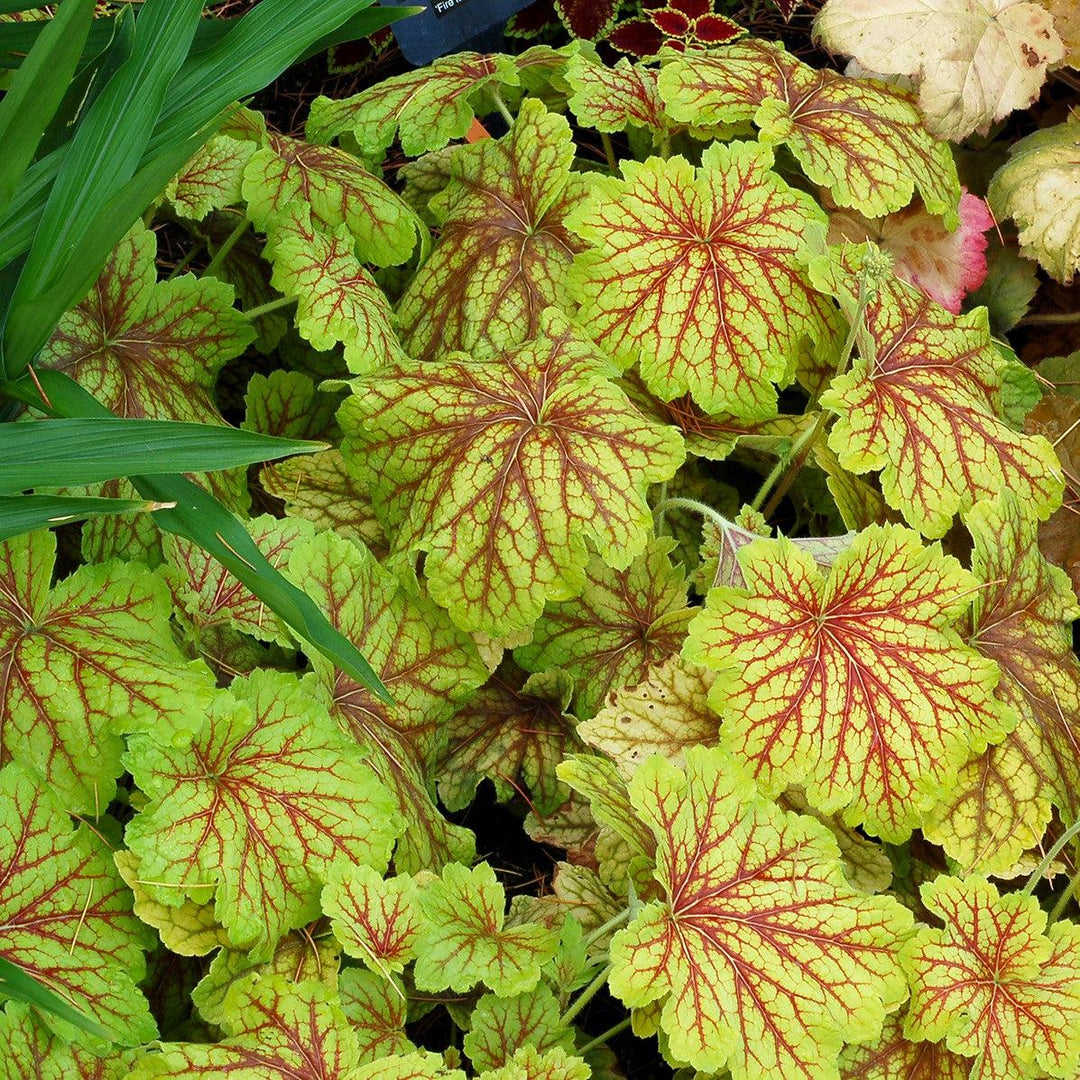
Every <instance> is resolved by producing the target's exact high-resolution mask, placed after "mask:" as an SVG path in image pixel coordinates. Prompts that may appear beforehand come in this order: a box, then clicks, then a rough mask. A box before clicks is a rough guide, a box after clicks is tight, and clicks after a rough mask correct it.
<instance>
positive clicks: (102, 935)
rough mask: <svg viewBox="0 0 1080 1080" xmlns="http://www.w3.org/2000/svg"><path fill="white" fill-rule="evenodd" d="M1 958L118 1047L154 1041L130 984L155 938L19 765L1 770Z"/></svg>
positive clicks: (103, 852)
mask: <svg viewBox="0 0 1080 1080" xmlns="http://www.w3.org/2000/svg"><path fill="white" fill-rule="evenodd" d="M0 804H2V814H3V821H4V828H3V832H2V834H0V957H3V958H4V959H5V960H6V961H8V962H9V963H11V964H14V965H15V966H16V967H18V968H21V969H22V970H23V971H24V972H25V973H26V974H27V975H30V976H31V977H32V978H34V979H37V980H38V981H39V982H41V983H43V984H44V985H45V986H46V987H48V989H50V990H52V991H53V992H54V993H57V994H59V995H60V996H61V997H62V998H64V999H65V1000H67V1001H69V1002H70V1003H71V1004H72V1005H73V1006H74V1007H75V1008H76V1009H78V1010H79V1011H80V1012H81V1013H83V1015H85V1016H87V1017H90V1018H92V1019H93V1020H94V1021H96V1022H97V1023H98V1024H100V1025H102V1026H103V1027H105V1028H107V1029H108V1031H109V1032H110V1034H111V1036H112V1038H113V1040H114V1041H115V1042H118V1043H120V1044H121V1045H122V1046H137V1045H138V1044H139V1043H143V1042H146V1041H147V1040H148V1039H152V1038H154V1037H155V1035H156V1034H157V1029H156V1027H155V1026H154V1021H153V1020H152V1019H151V1016H150V1009H149V1006H148V1005H147V1003H146V999H145V998H144V997H143V996H142V994H141V993H140V992H139V990H138V989H137V987H136V983H137V982H138V981H139V979H140V978H141V977H142V974H143V971H144V969H145V962H144V957H143V950H144V949H147V948H149V947H150V944H151V942H152V935H151V934H150V931H149V929H148V928H147V927H144V926H143V925H142V924H141V923H140V922H139V920H138V919H136V918H135V916H134V915H132V914H131V893H129V892H128V890H127V889H126V888H125V886H124V883H123V881H122V880H121V878H120V875H119V874H118V873H117V871H116V867H115V866H113V862H112V859H111V857H110V855H109V851H108V849H107V848H106V847H105V845H104V844H103V843H102V842H101V841H100V840H99V839H98V838H97V837H96V836H94V835H93V834H91V832H90V831H89V830H88V829H85V828H79V829H75V830H73V829H72V827H71V818H70V817H69V816H68V815H67V813H65V811H64V810H63V809H62V808H61V806H60V805H59V804H58V803H57V802H56V800H55V799H54V798H53V796H52V795H51V793H50V792H49V790H48V787H47V786H45V785H43V784H42V783H41V781H40V780H39V779H38V778H37V777H36V776H34V775H33V774H32V773H30V772H27V771H26V770H24V769H23V768H21V767H20V766H18V765H8V766H7V767H6V768H5V769H4V770H3V771H2V772H0Z"/></svg>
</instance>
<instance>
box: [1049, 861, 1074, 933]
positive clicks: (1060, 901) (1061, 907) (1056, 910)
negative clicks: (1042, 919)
mask: <svg viewBox="0 0 1080 1080" xmlns="http://www.w3.org/2000/svg"><path fill="white" fill-rule="evenodd" d="M1077 887H1080V870H1077V871H1076V873H1075V874H1073V876H1072V877H1071V878H1069V884H1068V885H1066V886H1065V891H1064V892H1063V893H1062V894H1061V895H1060V896H1059V897H1058V898H1057V900H1056V901H1055V903H1054V907H1053V909H1052V910H1051V912H1050V922H1051V923H1056V922H1057V921H1058V919H1060V918H1061V916H1062V915H1064V914H1065V909H1066V908H1067V907H1068V906H1069V901H1070V900H1072V898H1073V896H1074V895H1075V893H1076V890H1077Z"/></svg>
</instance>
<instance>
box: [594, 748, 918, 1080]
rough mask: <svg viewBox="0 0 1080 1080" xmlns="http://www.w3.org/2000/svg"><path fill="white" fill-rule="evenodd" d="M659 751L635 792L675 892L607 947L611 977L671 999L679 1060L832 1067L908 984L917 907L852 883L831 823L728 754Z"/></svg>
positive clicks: (746, 1067)
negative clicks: (764, 793) (759, 787)
mask: <svg viewBox="0 0 1080 1080" xmlns="http://www.w3.org/2000/svg"><path fill="white" fill-rule="evenodd" d="M686 762H687V764H686V771H685V772H683V771H680V770H678V769H676V768H675V767H674V766H672V765H671V764H670V763H668V762H666V761H664V760H663V759H662V758H658V757H654V758H651V759H650V760H649V761H648V762H646V763H645V764H644V765H643V766H642V767H641V768H640V769H639V770H638V771H637V773H636V774H635V775H634V778H633V780H632V781H631V784H630V792H631V798H632V800H633V804H634V807H635V809H636V810H637V812H638V813H639V814H640V815H641V816H642V819H643V820H644V821H645V822H646V823H647V824H648V826H649V828H650V829H651V830H652V833H653V835H654V836H655V837H656V843H657V872H656V873H657V880H658V882H659V884H660V886H661V889H662V892H663V896H664V899H663V900H662V901H659V902H653V903H650V904H648V905H647V906H646V907H645V908H644V909H643V910H642V911H641V912H640V913H639V914H638V915H637V917H636V918H635V919H634V921H633V922H631V923H630V925H629V926H628V927H626V928H625V929H624V930H620V931H619V932H618V933H617V934H616V935H615V937H614V939H613V941H612V944H611V959H612V963H613V964H614V969H613V971H612V973H611V978H610V980H609V985H610V987H611V989H612V991H613V993H615V994H616V995H617V996H618V997H620V998H621V999H622V1000H623V1001H624V1002H625V1003H626V1004H627V1005H630V1006H633V1007H641V1006H645V1005H648V1004H650V1003H651V1002H654V1001H655V1002H662V1003H663V1012H662V1013H661V1017H660V1025H661V1027H662V1029H663V1031H664V1033H665V1035H666V1036H667V1042H668V1048H669V1051H670V1054H671V1055H673V1056H674V1057H675V1058H676V1059H677V1060H679V1061H683V1062H686V1063H688V1064H690V1065H692V1066H693V1067H694V1068H696V1069H699V1070H701V1071H703V1072H716V1071H718V1070H720V1069H723V1068H725V1067H727V1068H729V1069H730V1070H731V1075H732V1077H733V1078H734V1080H750V1078H755V1080H756V1078H759V1077H761V1078H765V1077H768V1078H776V1080H788V1078H793V1077H805V1078H806V1080H812V1078H817V1077H824V1076H829V1075H834V1076H835V1075H836V1061H837V1055H838V1052H839V1050H840V1043H841V1041H843V1040H845V1039H848V1040H858V1041H863V1040H867V1039H871V1038H873V1036H874V1035H875V1034H876V1033H877V1031H878V1030H880V1028H881V1025H882V1022H883V1021H884V1018H885V1013H886V1012H887V1011H888V1010H889V1009H891V1008H893V1007H895V1006H896V1005H898V1004H899V1003H900V1001H902V1000H903V998H904V996H905V994H906V992H907V987H906V985H905V983H904V978H903V973H902V972H901V970H900V963H899V957H898V955H897V954H898V952H899V946H900V943H901V942H902V941H903V939H904V937H905V936H906V935H907V933H908V931H909V928H910V926H911V922H912V918H911V915H910V913H909V912H908V911H907V910H906V909H904V908H902V907H901V906H900V904H899V903H897V902H896V901H895V900H894V899H892V898H891V897H868V896H866V895H865V894H863V893H861V892H858V891H856V890H854V889H852V888H851V887H850V886H849V885H848V884H847V882H846V881H845V880H844V874H843V869H842V866H841V863H840V858H839V853H838V851H837V848H836V844H835V841H834V840H833V839H832V837H831V836H830V835H829V833H828V832H827V831H826V829H825V828H824V827H823V826H822V825H820V824H819V823H817V822H815V821H813V820H811V819H810V818H806V817H801V816H799V815H796V814H790V813H785V812H784V811H782V810H780V809H779V808H778V807H777V806H775V805H774V804H773V803H771V802H769V801H767V800H766V799H764V798H762V797H761V796H759V795H758V794H757V793H756V791H755V789H754V785H753V783H752V782H751V781H750V779H749V777H748V776H746V775H745V774H743V773H742V770H741V769H740V768H739V767H738V766H737V764H736V763H735V762H734V761H733V760H732V759H731V758H730V757H729V756H728V755H727V754H726V753H725V752H723V751H720V750H704V749H701V748H697V749H691V750H688V751H687V753H686Z"/></svg>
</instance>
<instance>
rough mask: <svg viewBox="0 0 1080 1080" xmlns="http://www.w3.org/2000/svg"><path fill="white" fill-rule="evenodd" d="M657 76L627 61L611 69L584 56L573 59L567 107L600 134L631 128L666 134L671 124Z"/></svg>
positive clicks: (624, 60)
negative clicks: (658, 86)
mask: <svg viewBox="0 0 1080 1080" xmlns="http://www.w3.org/2000/svg"><path fill="white" fill-rule="evenodd" d="M657 74H658V73H657V71H656V70H655V69H654V68H650V67H645V66H644V65H642V64H631V63H630V61H629V60H627V59H626V58H625V57H624V58H623V59H622V60H620V61H619V62H618V63H617V64H615V65H614V67H608V65H607V64H602V63H597V62H596V61H595V60H592V59H590V58H588V57H585V56H582V55H580V54H578V55H575V56H571V57H570V61H569V63H568V64H567V65H566V82H567V84H568V85H569V86H570V88H571V89H572V90H573V94H572V95H571V96H570V99H569V101H568V102H567V104H568V105H569V106H570V111H571V112H572V113H573V114H574V116H576V117H577V120H578V123H579V124H581V125H582V126H583V127H590V128H593V129H594V130H596V131H603V132H612V131H625V130H626V128H627V126H628V125H630V124H633V125H634V126H636V127H641V128H645V129H646V130H648V131H652V132H659V131H663V129H664V128H665V127H670V126H671V121H670V120H669V119H668V117H667V116H666V115H665V113H664V103H663V102H662V101H661V100H660V95H659V93H658V92H657V88H656V78H657Z"/></svg>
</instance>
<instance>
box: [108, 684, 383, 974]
mask: <svg viewBox="0 0 1080 1080" xmlns="http://www.w3.org/2000/svg"><path fill="white" fill-rule="evenodd" d="M314 691H315V686H314V680H313V679H308V680H307V681H306V682H305V681H301V680H298V679H296V678H295V677H293V676H290V675H286V674H283V673H277V672H270V671H257V672H255V673H253V674H252V675H251V676H250V677H249V678H247V679H236V680H234V681H233V683H232V685H231V687H230V689H229V690H228V691H221V692H219V693H218V695H217V696H216V698H215V699H214V701H213V702H212V704H211V707H210V709H209V712H208V715H207V717H206V721H205V723H204V724H203V725H202V727H200V728H199V730H198V731H197V732H196V733H195V737H194V739H193V740H192V742H191V743H190V745H188V744H186V743H182V744H181V745H180V746H176V745H174V744H173V743H172V742H170V741H168V740H166V739H161V738H159V737H157V736H156V734H155V733H146V734H139V735H135V736H133V737H132V738H131V740H130V750H129V752H128V754H127V757H126V759H125V761H126V764H127V767H128V769H129V770H130V771H131V773H132V775H133V776H134V777H135V780H136V783H137V784H138V785H139V787H140V788H141V789H142V791H144V792H145V793H146V795H147V797H148V799H149V803H148V805H147V807H146V809H145V810H143V811H142V812H141V813H139V814H138V815H137V816H136V817H135V819H134V820H133V821H132V822H131V823H130V824H129V825H128V828H127V843H128V846H129V847H130V848H131V850H132V851H133V852H134V853H135V854H136V856H137V857H138V859H139V872H140V874H142V875H143V878H142V884H143V885H144V887H146V889H147V891H148V893H149V895H150V896H152V897H153V898H155V899H157V900H159V901H161V902H163V903H165V904H170V903H171V904H173V905H174V906H177V907H179V906H180V905H181V904H183V903H184V901H185V900H186V899H187V898H188V897H189V896H190V897H192V898H193V899H199V900H203V901H205V900H206V899H208V898H209V896H210V895H216V904H215V911H216V914H217V917H218V918H219V919H220V921H221V923H222V925H223V926H224V927H225V929H226V931H227V932H228V934H229V939H230V941H231V942H232V944H233V945H234V946H239V947H253V948H255V949H256V951H257V952H258V953H259V954H262V953H266V952H268V951H269V950H272V948H273V946H274V944H275V943H276V942H277V940H278V939H279V938H280V937H281V936H282V935H283V934H284V933H285V932H286V931H287V930H289V929H291V928H292V927H295V926H300V925H302V924H303V923H304V922H306V921H308V920H310V919H312V918H314V917H315V916H317V915H318V913H319V905H318V896H319V887H320V885H321V884H322V881H323V880H324V879H325V876H326V874H327V872H328V870H329V868H330V865H331V863H333V862H334V861H335V860H337V859H346V860H348V861H350V862H362V863H368V864H373V865H375V866H376V867H378V868H379V869H383V868H385V866H386V864H387V861H388V859H389V856H390V849H391V847H392V846H393V842H394V839H395V838H396V836H397V834H398V833H399V832H400V830H401V828H402V824H403V822H401V820H400V819H399V818H398V817H397V815H396V814H395V813H394V808H393V802H392V800H391V798H390V795H389V793H388V792H387V791H386V790H385V789H384V788H383V787H382V785H381V784H380V783H379V782H378V781H377V780H376V779H375V777H374V775H373V774H372V772H371V770H370V769H369V768H368V767H367V765H366V764H365V763H364V759H363V755H362V754H361V753H360V751H359V750H358V749H356V748H355V747H353V746H351V745H350V743H349V741H348V740H347V739H346V738H345V737H344V736H343V735H342V734H341V733H340V732H339V731H338V729H337V727H336V725H335V724H334V723H333V721H332V720H331V718H330V717H329V716H328V715H327V713H326V711H325V708H324V707H323V706H322V705H321V703H320V702H319V700H318V696H317V694H316V693H315V692H314Z"/></svg>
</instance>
